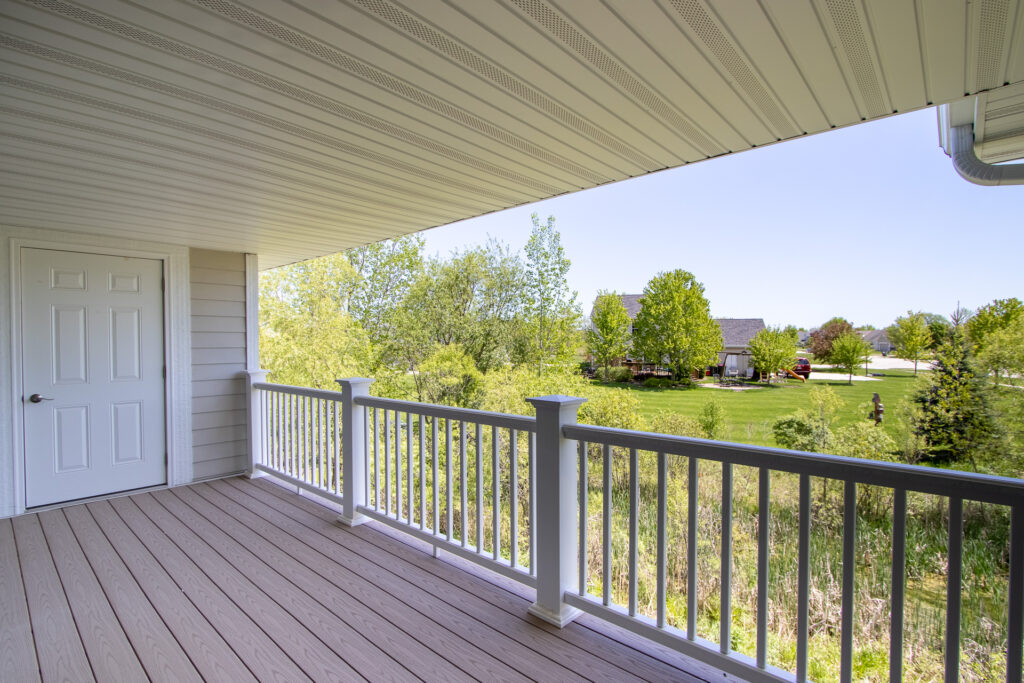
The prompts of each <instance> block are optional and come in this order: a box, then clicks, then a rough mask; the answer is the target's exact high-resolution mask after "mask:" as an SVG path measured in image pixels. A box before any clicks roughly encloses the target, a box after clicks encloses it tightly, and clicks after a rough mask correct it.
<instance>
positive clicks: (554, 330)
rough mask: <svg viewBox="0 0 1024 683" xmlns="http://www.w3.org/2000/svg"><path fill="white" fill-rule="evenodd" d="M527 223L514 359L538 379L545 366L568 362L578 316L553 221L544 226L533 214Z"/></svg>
mask: <svg viewBox="0 0 1024 683" xmlns="http://www.w3.org/2000/svg"><path fill="white" fill-rule="evenodd" d="M530 220H532V221H533V231H532V232H531V233H530V239H529V240H528V241H527V243H526V249H525V253H526V277H525V289H526V293H527V300H526V306H525V313H526V315H525V320H524V325H523V328H522V329H523V335H522V337H521V343H520V349H519V354H518V355H519V360H520V361H521V362H525V363H532V364H534V365H535V366H536V368H537V374H538V375H539V374H541V373H542V372H543V370H544V367H545V366H546V365H560V364H564V363H566V362H567V361H569V360H571V359H572V357H573V355H574V354H575V353H576V351H577V348H578V343H579V335H578V332H577V330H578V329H579V326H580V320H581V319H582V314H581V312H580V306H579V303H578V302H577V301H576V292H574V291H571V290H570V289H569V283H568V280H567V276H568V274H569V267H570V265H571V261H570V260H569V259H568V258H567V257H566V255H565V250H564V249H563V248H562V238H561V235H559V233H558V231H557V230H555V217H554V216H548V219H547V222H546V223H544V224H541V222H540V219H539V218H538V216H537V214H533V215H532V216H530Z"/></svg>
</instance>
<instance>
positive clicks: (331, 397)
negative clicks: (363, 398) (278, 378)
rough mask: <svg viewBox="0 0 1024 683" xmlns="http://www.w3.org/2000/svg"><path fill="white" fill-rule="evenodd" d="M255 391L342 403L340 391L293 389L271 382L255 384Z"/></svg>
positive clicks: (288, 385)
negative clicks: (260, 390)
mask: <svg viewBox="0 0 1024 683" xmlns="http://www.w3.org/2000/svg"><path fill="white" fill-rule="evenodd" d="M252 388H253V389H263V390H265V391H276V392H278V393H279V394H293V395H295V396H309V397H310V398H322V399H326V400H328V401H340V400H341V392H340V391H330V390H328V389H313V388H310V387H293V386H291V385H290V384H272V383H270V382H253V384H252Z"/></svg>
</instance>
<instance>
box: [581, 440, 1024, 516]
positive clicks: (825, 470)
mask: <svg viewBox="0 0 1024 683" xmlns="http://www.w3.org/2000/svg"><path fill="white" fill-rule="evenodd" d="M563 433H564V434H565V437H566V438H567V439H575V440H577V441H587V442H591V443H601V444H608V445H610V446H619V447H622V448H636V449H638V450H641V451H651V452H654V453H668V454H671V455H681V456H691V455H692V456H694V457H696V458H699V459H701V460H712V461H715V462H721V463H729V464H733V465H744V466H747V467H766V468H768V469H770V470H776V471H780V472H792V473H794V474H807V475H810V476H812V477H826V478H828V479H842V480H847V481H855V482H857V483H858V484H868V485H872V486H885V487H888V488H902V489H906V490H908V491H916V492H919V493H931V494H935V495H940V496H959V497H961V498H969V499H971V500H977V501H982V502H986V503H997V504H1000V505H1012V504H1014V503H1022V502H1024V480H1021V479H1010V478H1008V477H997V476H992V475H988V474H977V473H974V472H960V471H953V470H940V469H935V468H931V467H922V466H920V465H906V464H903V463H894V462H881V461H875V460H860V459H857V458H850V457H846V456H842V455H826V454H823V453H805V452H803V451H791V450H786V449H784V448H772V447H769V446H751V445H746V444H737V443H729V442H724V441H710V440H708V439H697V438H693V437H685V436H673V435H668V434H656V433H653V432H637V431H632V430H627V429H615V428H611V427H596V426H592V425H566V426H565V427H564V428H563Z"/></svg>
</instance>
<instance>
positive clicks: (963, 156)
mask: <svg viewBox="0 0 1024 683" xmlns="http://www.w3.org/2000/svg"><path fill="white" fill-rule="evenodd" d="M949 156H950V157H951V158H952V159H953V168H955V169H956V172H957V173H959V174H960V177H962V178H963V179H964V180H966V181H968V182H972V183H974V184H975V185H1024V164H1009V165H1005V166H996V165H994V164H986V163H985V162H984V161H982V160H981V159H979V158H978V156H977V155H976V154H975V153H974V125H973V124H970V123H965V124H961V125H959V126H951V127H950V136H949Z"/></svg>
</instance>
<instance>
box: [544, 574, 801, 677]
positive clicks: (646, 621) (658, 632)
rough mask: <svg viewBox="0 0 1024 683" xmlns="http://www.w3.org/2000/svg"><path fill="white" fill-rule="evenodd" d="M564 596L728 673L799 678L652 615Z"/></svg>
mask: <svg viewBox="0 0 1024 683" xmlns="http://www.w3.org/2000/svg"><path fill="white" fill-rule="evenodd" d="M564 600H565V602H566V603H568V604H569V605H572V606H573V607H575V608H576V609H578V610H580V611H581V612H586V613H587V614H591V615H593V616H595V617H598V618H599V619H603V620H605V621H607V622H609V623H611V624H614V625H615V626H618V627H619V628H621V629H624V630H626V631H629V632H631V633H635V634H637V635H638V636H642V637H644V638H647V639H648V640H652V641H654V642H656V643H658V644H659V645H664V646H665V647H667V648H670V649H672V650H675V651H677V652H680V653H682V654H684V655H686V656H688V657H692V658H693V659H696V660H698V661H700V662H703V663H705V664H708V665H710V666H713V667H714V668H716V669H719V670H721V671H723V672H725V673H727V674H730V675H733V676H738V677H739V678H742V679H743V680H745V681H752V682H753V683H780V682H785V683H792V682H793V681H796V677H795V676H794V675H793V674H791V673H789V672H787V671H783V670H782V669H778V668H776V667H773V666H768V667H766V668H764V669H760V668H758V666H757V662H756V661H755V660H754V658H753V657H747V656H746V655H742V654H740V653H738V652H730V653H729V654H725V655H723V654H722V653H721V651H720V647H719V645H718V644H717V643H712V642H711V641H708V640H704V639H703V638H694V639H693V640H690V639H688V638H687V637H686V633H685V632H683V631H681V630H679V629H677V628H674V627H672V626H665V627H664V628H659V627H658V624H657V623H656V622H655V621H654V620H653V619H651V618H649V617H646V616H644V615H639V614H638V615H636V616H630V615H629V612H628V611H627V610H625V609H623V608H622V607H619V606H618V605H615V604H611V605H604V604H602V603H601V602H599V601H598V600H596V599H594V598H593V597H590V596H589V595H577V594H575V593H571V592H566V594H565V596H564Z"/></svg>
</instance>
